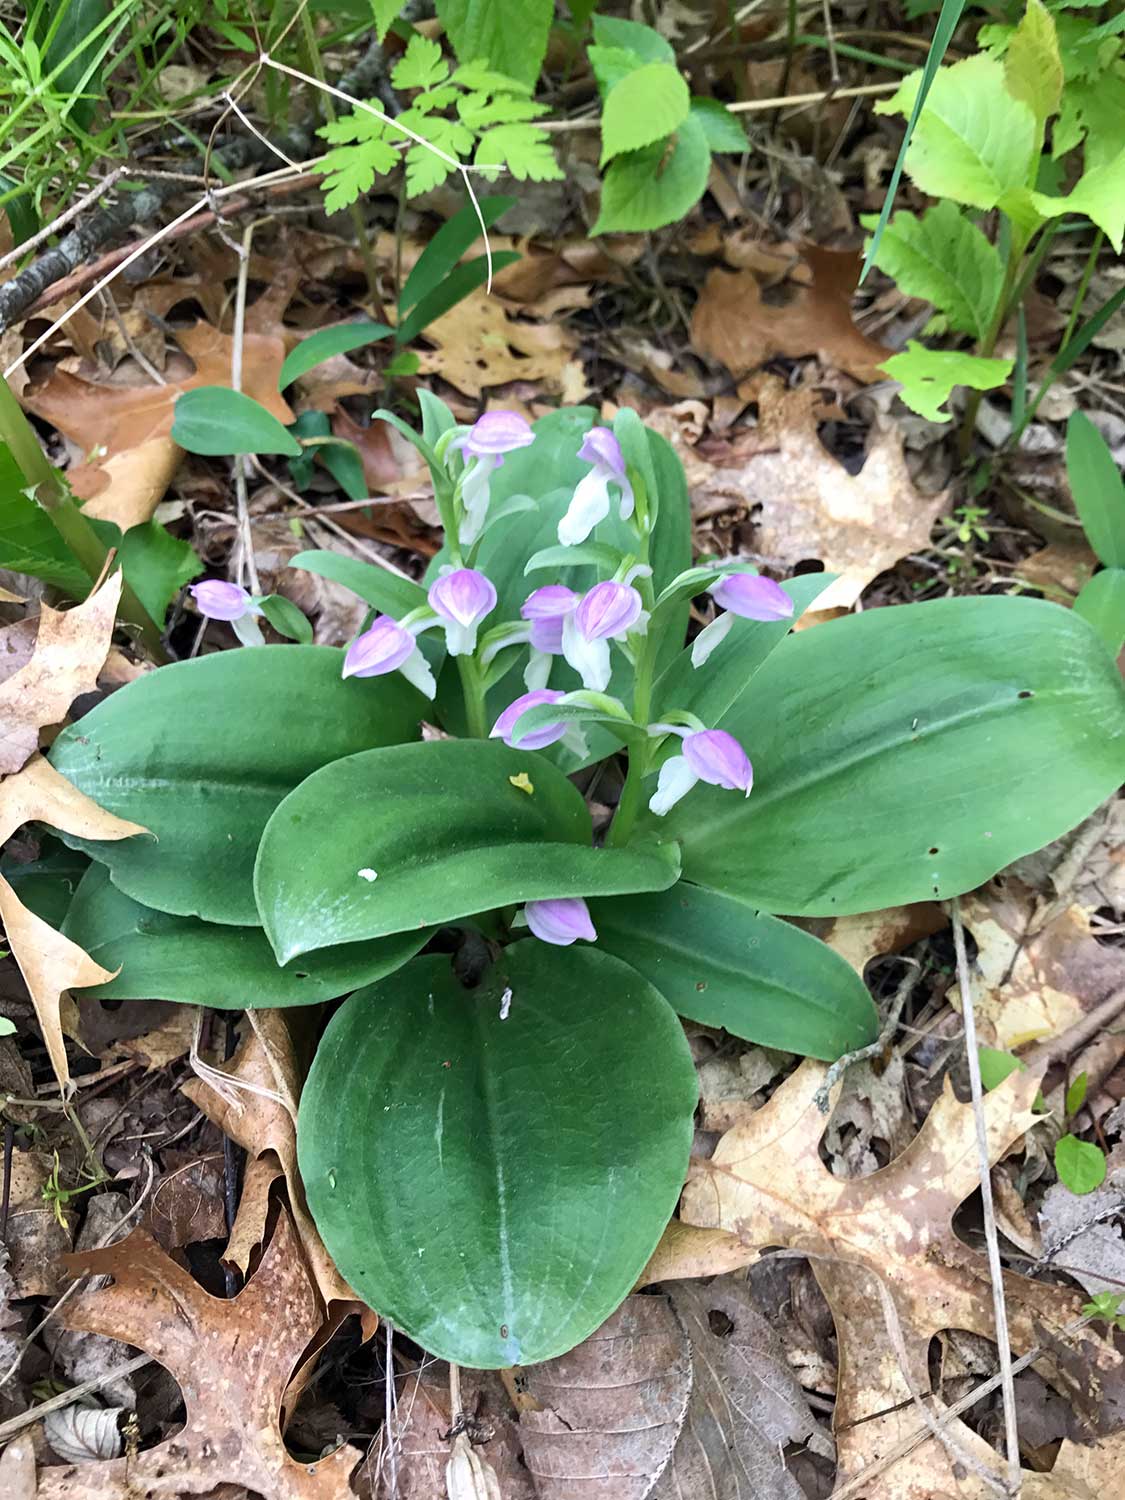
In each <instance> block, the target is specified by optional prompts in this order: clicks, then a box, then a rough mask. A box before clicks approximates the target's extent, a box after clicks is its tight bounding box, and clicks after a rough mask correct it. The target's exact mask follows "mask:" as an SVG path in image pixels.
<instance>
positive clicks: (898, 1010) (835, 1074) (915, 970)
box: [813, 958, 922, 1115]
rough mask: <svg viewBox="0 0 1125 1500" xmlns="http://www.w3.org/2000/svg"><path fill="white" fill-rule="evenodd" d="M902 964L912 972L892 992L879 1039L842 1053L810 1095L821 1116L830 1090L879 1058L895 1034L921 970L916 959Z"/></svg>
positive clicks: (825, 1108) (905, 960)
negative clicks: (853, 1069)
mask: <svg viewBox="0 0 1125 1500" xmlns="http://www.w3.org/2000/svg"><path fill="white" fill-rule="evenodd" d="M903 963H906V964H910V965H911V968H910V970H909V972H908V973H907V974H906V975H905V977H904V978H903V981H902V983H901V984H900V985H899V987H898V989H897V990H896V991H895V994H894V998H893V999H892V1001H891V1003H890V1006H889V1007H888V1010H887V1019H886V1020H885V1021H884V1022H883V1025H882V1027H881V1028H880V1030H879V1035H878V1036H877V1037H876V1038H875V1040H874V1041H873V1042H869V1043H868V1044H867V1046H866V1047H859V1048H857V1049H856V1051H855V1052H845V1053H844V1055H843V1057H839V1058H837V1059H836V1061H835V1062H834V1063H833V1064H832V1066H831V1067H830V1068H829V1069H828V1072H827V1073H825V1075H824V1082H823V1083H822V1084H821V1086H820V1087H819V1088H818V1089H817V1091H816V1093H815V1094H814V1095H813V1099H814V1100H815V1101H816V1107H817V1109H819V1110H820V1112H821V1114H822V1115H826V1114H827V1113H828V1106H829V1103H830V1102H831V1095H832V1090H833V1089H834V1088H835V1086H836V1084H837V1082H838V1081H839V1079H840V1078H842V1077H843V1075H844V1074H845V1073H846V1072H847V1070H848V1069H849V1068H850V1067H851V1066H852V1064H853V1063H857V1062H864V1061H865V1060H866V1059H867V1058H869V1057H878V1055H879V1053H880V1052H882V1051H883V1049H884V1047H886V1046H887V1045H888V1043H889V1042H890V1040H891V1038H892V1037H893V1036H894V1034H895V1032H896V1031H897V1030H898V1023H899V1020H900V1019H901V1017H902V1013H903V1011H904V1010H905V1008H906V1002H907V1000H909V999H910V996H911V995H912V994H913V993H914V990H915V989H916V987H917V985H918V981H919V980H920V979H921V977H922V966H921V964H920V963H919V962H918V960H917V959H916V958H904V959H903Z"/></svg>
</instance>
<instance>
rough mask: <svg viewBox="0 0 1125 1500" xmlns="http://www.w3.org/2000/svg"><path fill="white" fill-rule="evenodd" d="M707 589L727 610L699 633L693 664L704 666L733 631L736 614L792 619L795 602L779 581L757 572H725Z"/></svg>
mask: <svg viewBox="0 0 1125 1500" xmlns="http://www.w3.org/2000/svg"><path fill="white" fill-rule="evenodd" d="M707 592H708V593H709V594H710V595H712V597H713V598H714V600H715V603H716V604H718V605H720V606H721V607H722V609H723V610H724V611H726V613H724V614H720V615H716V616H715V618H714V619H713V620H712V621H711V623H710V625H706V626H704V628H703V629H702V630H701V631H700V632H699V634H698V635H697V636H696V638H695V641H694V642H693V644H692V648H691V664H692V666H693V667H701V666H702V665H703V663H704V662H705V661H706V660H707V658H708V657H709V656H710V655H711V652H712V651H714V649H715V647H716V646H717V645H719V643H720V642H721V641H724V640H725V639H726V638H727V636H728V635H729V634H730V628H731V626H732V625H733V624H734V617H735V615H741V616H742V618H743V619H744V620H791V619H792V618H793V601H792V599H790V597H789V595H788V594H787V593H786V592H785V590H784V589H783V588H782V587H781V585H780V584H779V583H774V581H773V579H772V578H762V577H761V576H760V575H759V574H757V573H724V574H723V576H722V577H721V578H716V580H715V582H714V583H712V584H709V585H708V588H707Z"/></svg>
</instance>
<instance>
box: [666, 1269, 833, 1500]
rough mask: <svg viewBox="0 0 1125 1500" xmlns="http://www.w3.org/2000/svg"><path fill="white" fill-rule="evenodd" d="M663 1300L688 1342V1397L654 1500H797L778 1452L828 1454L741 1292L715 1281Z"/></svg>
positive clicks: (736, 1285) (772, 1339) (731, 1283)
mask: <svg viewBox="0 0 1125 1500" xmlns="http://www.w3.org/2000/svg"><path fill="white" fill-rule="evenodd" d="M668 1295H669V1296H670V1297H671V1299H672V1306H673V1307H674V1308H675V1310H676V1312H677V1313H678V1314H679V1316H680V1319H681V1320H682V1322H683V1324H684V1327H685V1328H686V1329H687V1334H688V1339H689V1340H690V1342H691V1352H692V1372H693V1375H692V1390H691V1397H690V1399H689V1401H688V1409H687V1418H686V1420H685V1422H684V1429H683V1431H682V1432H681V1434H680V1437H679V1441H678V1442H677V1444H676V1447H675V1451H674V1452H673V1454H672V1458H671V1461H670V1462H669V1464H668V1467H667V1468H666V1469H665V1471H664V1473H663V1474H662V1475H661V1477H660V1478H659V1479H658V1480H657V1483H656V1488H655V1489H654V1490H653V1492H652V1495H653V1500H682V1497H684V1496H696V1495H699V1496H703V1495H706V1496H713V1497H714V1500H755V1497H757V1496H759V1495H768V1496H770V1500H802V1491H801V1488H800V1486H799V1485H798V1484H797V1483H796V1481H795V1480H794V1478H793V1476H792V1475H791V1474H790V1473H789V1472H788V1471H787V1469H786V1467H785V1461H784V1459H783V1457H782V1450H783V1448H784V1445H785V1444H786V1443H803V1444H806V1445H808V1446H809V1447H812V1448H813V1449H814V1451H816V1452H818V1453H820V1454H821V1455H822V1456H824V1457H828V1456H831V1454H832V1453H833V1446H832V1442H831V1440H830V1439H829V1438H828V1436H827V1434H826V1433H824V1432H822V1431H821V1429H820V1426H819V1424H818V1422H817V1420H816V1418H815V1417H814V1416H813V1414H812V1412H811V1411H810V1410H809V1406H808V1402H807V1401H806V1399H805V1395H804V1392H803V1391H802V1390H801V1387H800V1385H799V1384H798V1382H797V1378H796V1376H795V1375H794V1374H793V1372H792V1370H791V1369H790V1368H789V1365H788V1363H787V1362H786V1358H785V1352H784V1350H783V1349H782V1346H781V1341H780V1339H779V1338H778V1336H777V1334H776V1333H775V1332H774V1330H773V1329H772V1328H771V1327H770V1325H769V1324H768V1323H767V1322H766V1320H765V1318H764V1317H763V1316H762V1314H761V1313H760V1312H759V1311H758V1309H757V1307H755V1305H754V1300H753V1296H752V1294H751V1292H750V1289H749V1287H748V1286H747V1285H746V1283H745V1282H743V1281H736V1280H735V1279H734V1278H733V1277H730V1276H723V1277H720V1278H719V1279H718V1280H716V1281H713V1282H712V1283H711V1285H710V1286H707V1287H699V1286H692V1285H688V1284H686V1283H677V1284H676V1285H675V1286H671V1287H669V1288H668ZM716 1316H717V1318H718V1319H719V1320H720V1325H721V1331H716V1329H715V1327H714V1325H713V1322H712V1319H713V1318H715V1317H716Z"/></svg>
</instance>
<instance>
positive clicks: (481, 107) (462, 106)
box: [457, 94, 548, 130]
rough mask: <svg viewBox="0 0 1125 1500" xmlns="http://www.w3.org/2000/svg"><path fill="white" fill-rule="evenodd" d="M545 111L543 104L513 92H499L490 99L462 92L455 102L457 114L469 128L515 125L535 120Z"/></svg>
mask: <svg viewBox="0 0 1125 1500" xmlns="http://www.w3.org/2000/svg"><path fill="white" fill-rule="evenodd" d="M547 113H548V110H547V106H546V105H545V104H540V103H539V102H538V101H537V100H535V99H525V98H522V97H519V96H517V95H515V94H500V95H498V96H497V97H495V98H492V99H490V98H489V96H488V95H487V94H463V95H462V96H461V98H460V100H459V101H458V104H457V114H458V116H459V117H460V119H461V121H462V122H463V123H464V124H465V125H468V126H469V128H470V129H471V130H483V129H484V128H485V127H486V126H488V125H515V124H518V123H519V122H520V121H523V120H537V119H538V118H539V116H540V115H545V114H547Z"/></svg>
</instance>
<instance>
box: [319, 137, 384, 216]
mask: <svg viewBox="0 0 1125 1500" xmlns="http://www.w3.org/2000/svg"><path fill="white" fill-rule="evenodd" d="M398 161H399V156H398V151H397V149H396V148H395V147H394V146H392V145H391V144H390V142H389V141H381V140H369V141H362V142H360V143H359V144H357V145H354V146H337V147H336V149H335V150H334V151H329V152H328V153H327V154H326V155H325V156H324V157H323V159H322V160H321V162H320V163H319V165H318V166H316V167H314V169H313V170H314V171H316V172H319V173H323V174H324V190H325V191H324V207H325V211H326V212H327V213H330V214H334V213H339V212H340V210H341V209H344V208H347V207H348V206H349V205H350V204H352V203H354V202H355V201H356V199H357V198H359V197H360V196H361V195H362V194H363V193H369V192H370V191H371V189H372V187H373V186H374V184H375V178H376V177H385V176H386V175H387V173H388V172H393V171H394V169H395V167H396V166H397V165H398Z"/></svg>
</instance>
